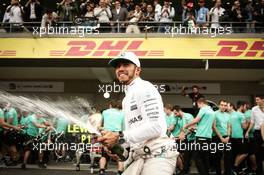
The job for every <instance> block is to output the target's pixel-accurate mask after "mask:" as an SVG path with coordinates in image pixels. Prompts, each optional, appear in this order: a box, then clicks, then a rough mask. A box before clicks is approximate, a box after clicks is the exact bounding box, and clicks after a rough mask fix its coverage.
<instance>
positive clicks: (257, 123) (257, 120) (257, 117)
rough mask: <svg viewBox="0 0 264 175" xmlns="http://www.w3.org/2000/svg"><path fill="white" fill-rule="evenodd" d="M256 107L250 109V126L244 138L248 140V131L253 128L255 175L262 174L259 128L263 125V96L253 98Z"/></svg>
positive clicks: (261, 140) (261, 148) (261, 142)
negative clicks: (255, 161)
mask: <svg viewBox="0 0 264 175" xmlns="http://www.w3.org/2000/svg"><path fill="white" fill-rule="evenodd" d="M255 101H256V104H257V105H256V106H254V107H253V108H252V114H251V121H250V126H249V127H248V129H247V132H246V134H245V137H246V138H248V137H249V134H250V131H251V129H252V128H254V130H255V131H254V138H255V140H256V159H257V174H259V175H260V174H262V173H263V165H262V161H263V154H264V150H263V147H262V145H263V139H262V137H261V127H262V128H263V124H264V96H263V95H258V96H256V97H255Z"/></svg>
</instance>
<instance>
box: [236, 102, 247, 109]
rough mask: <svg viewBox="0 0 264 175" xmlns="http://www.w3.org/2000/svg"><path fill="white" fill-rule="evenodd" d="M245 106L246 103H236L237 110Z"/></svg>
mask: <svg viewBox="0 0 264 175" xmlns="http://www.w3.org/2000/svg"><path fill="white" fill-rule="evenodd" d="M246 104H247V103H246V102H245V101H241V100H240V101H238V102H237V109H238V108H240V107H241V106H244V105H246Z"/></svg>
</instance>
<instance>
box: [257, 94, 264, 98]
mask: <svg viewBox="0 0 264 175" xmlns="http://www.w3.org/2000/svg"><path fill="white" fill-rule="evenodd" d="M255 98H260V99H264V95H260V94H258V95H255Z"/></svg>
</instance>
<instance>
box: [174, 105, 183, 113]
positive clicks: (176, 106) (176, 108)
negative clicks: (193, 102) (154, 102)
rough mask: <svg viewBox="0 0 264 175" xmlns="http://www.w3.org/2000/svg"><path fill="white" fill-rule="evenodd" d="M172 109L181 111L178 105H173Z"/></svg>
mask: <svg viewBox="0 0 264 175" xmlns="http://www.w3.org/2000/svg"><path fill="white" fill-rule="evenodd" d="M172 110H175V111H177V112H179V111H182V109H181V107H180V106H178V105H175V106H173V108H172Z"/></svg>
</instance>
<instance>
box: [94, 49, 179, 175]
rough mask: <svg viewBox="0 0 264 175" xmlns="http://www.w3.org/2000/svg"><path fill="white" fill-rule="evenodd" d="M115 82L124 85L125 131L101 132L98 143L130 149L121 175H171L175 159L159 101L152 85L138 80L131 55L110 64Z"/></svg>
mask: <svg viewBox="0 0 264 175" xmlns="http://www.w3.org/2000/svg"><path fill="white" fill-rule="evenodd" d="M109 64H110V65H111V66H112V67H114V68H115V73H116V77H117V79H118V80H119V81H120V83H122V84H124V85H126V87H125V98H124V99H123V102H122V106H123V110H124V113H125V130H124V131H123V132H119V133H115V132H109V131H103V132H102V137H100V138H99V139H98V140H99V141H101V142H102V143H103V144H104V145H106V146H107V147H109V148H111V147H113V145H115V144H116V143H122V142H125V143H127V144H128V145H129V146H130V154H129V158H128V160H126V162H125V165H127V166H126V169H125V171H124V173H123V175H149V174H158V175H172V174H173V173H174V171H175V165H176V158H177V155H178V152H177V150H176V149H175V142H174V140H172V139H170V138H168V137H167V135H166V130H167V126H166V121H165V117H164V111H163V102H162V98H161V96H160V94H159V92H158V90H157V89H156V88H155V86H154V85H153V84H151V83H150V82H148V81H145V80H142V79H141V78H140V76H139V75H140V72H141V66H140V61H139V59H138V57H137V56H136V55H135V54H134V53H133V52H124V53H122V54H120V55H119V57H117V58H114V59H112V60H110V62H109Z"/></svg>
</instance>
